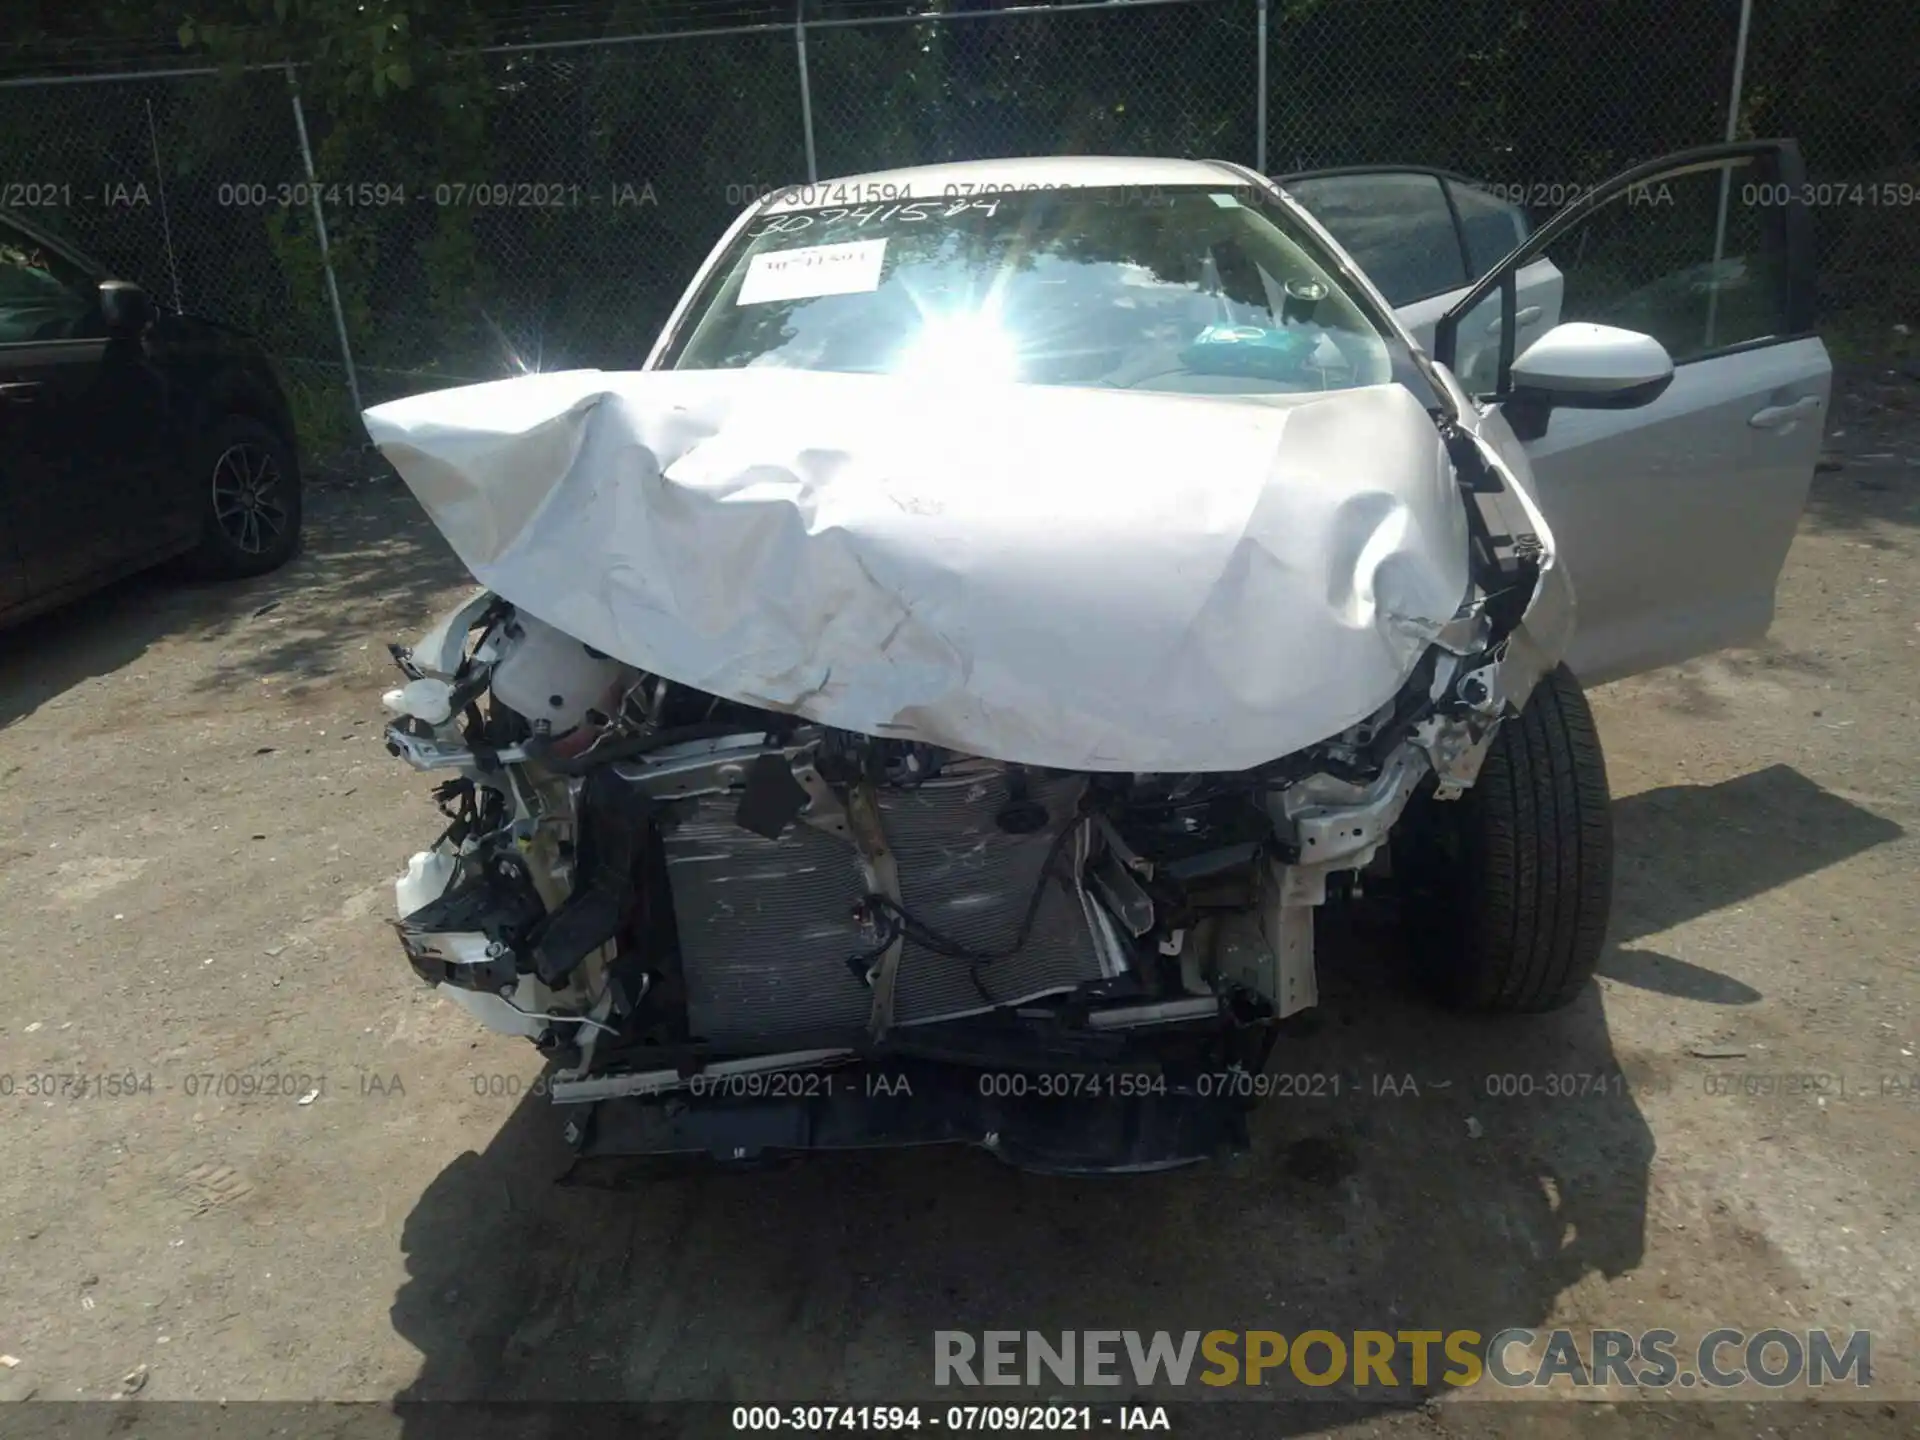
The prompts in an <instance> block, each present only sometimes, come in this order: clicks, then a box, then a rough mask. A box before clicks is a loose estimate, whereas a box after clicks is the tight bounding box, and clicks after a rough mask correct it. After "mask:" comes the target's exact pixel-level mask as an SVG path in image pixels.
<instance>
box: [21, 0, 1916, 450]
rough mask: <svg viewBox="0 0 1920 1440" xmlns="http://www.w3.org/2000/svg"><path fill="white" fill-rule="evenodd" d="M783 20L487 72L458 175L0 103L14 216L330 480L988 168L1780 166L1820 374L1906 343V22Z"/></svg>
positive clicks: (126, 96) (1200, 11)
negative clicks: (1098, 157) (77, 258)
mask: <svg viewBox="0 0 1920 1440" xmlns="http://www.w3.org/2000/svg"><path fill="white" fill-rule="evenodd" d="M1008 11H1011V13H1008ZM790 13H791V14H792V16H793V19H792V21H790V22H789V21H779V22H770V23H755V24H748V25H742V26H739V27H737V28H735V29H733V30H727V31H721V30H716V29H714V28H712V27H708V28H706V29H704V30H701V31H698V32H697V33H666V32H663V33H659V34H651V35H639V34H635V35H625V36H620V37H614V38H607V37H596V38H591V39H576V38H564V39H556V40H552V41H543V40H542V39H541V38H540V37H539V36H538V35H537V34H532V35H529V37H528V38H526V39H524V40H522V41H519V42H516V43H514V44H512V45H507V46H500V47H496V48H491V49H488V50H485V51H482V52H479V53H478V54H477V55H476V56H475V57H474V58H475V60H476V62H477V63H478V65H479V66H480V73H481V74H482V75H483V76H484V86H483V89H484V105H483V106H482V107H481V109H482V111H483V114H482V115H481V116H480V117H479V120H480V124H481V129H480V130H479V131H478V132H477V139H476V138H475V137H469V139H468V141H467V142H466V143H464V144H455V143H453V142H452V141H443V140H442V139H441V138H440V136H439V134H438V132H437V131H435V130H434V129H433V128H432V127H431V126H430V125H425V124H422V123H417V122H414V121H411V120H403V119H396V121H395V123H394V125H393V126H392V127H390V129H389V130H387V131H385V132H382V133H374V134H368V133H364V132H351V131H348V130H346V129H343V128H336V127H335V126H334V125H333V124H332V122H331V120H330V117H328V116H327V115H325V114H322V113H316V111H317V107H315V106H313V105H310V104H309V105H305V106H303V105H302V103H301V101H300V100H299V99H298V97H297V91H296V79H297V73H296V72H295V71H294V70H293V68H292V67H286V68H285V69H274V70H263V71H255V72H250V73H244V74H240V75H237V76H234V75H220V74H215V73H213V72H211V71H205V70H200V71H177V72H156V71H148V72H142V73H133V74H119V75H108V76H96V75H71V74H69V75H62V76H58V77H52V78H48V79H43V80H42V79H34V78H31V77H28V78H17V79H9V80H5V81H0V156H3V157H4V173H0V208H7V209H11V210H13V211H15V212H16V213H19V214H22V215H23V216H24V217H25V218H27V219H28V220H29V221H30V222H34V223H40V224H42V225H44V226H45V227H47V228H49V229H51V230H54V231H56V232H64V233H65V234H66V235H67V236H69V237H70V238H71V239H72V240H73V241H74V242H75V243H77V244H78V245H79V246H80V247H81V248H83V249H85V250H86V251H88V252H89V253H91V254H93V255H94V256H96V257H97V258H98V259H100V260H101V261H102V262H103V263H104V264H106V265H107V266H108V267H110V268H112V269H113V270H115V271H117V272H120V273H123V274H126V275H129V276H135V277H138V278H139V279H140V280H142V281H143V282H144V283H145V284H146V285H147V286H148V287H149V288H150V289H152V290H153V291H154V292H155V294H156V295H158V296H159V297H160V298H162V299H163V300H164V301H167V302H169V303H172V304H175V305H178V306H180V307H182V308H185V309H188V310H191V311H194V312H197V313H200V314H203V315H207V316H210V317H213V318H216V319H220V320H224V321H228V322H231V323H233V324H236V325H239V326H242V327H245V328H246V329H249V330H251V331H253V332H255V333H257V334H258V335H260V336H261V337H262V339H263V340H264V341H265V343H266V344H267V345H268V347H269V348H270V349H271V350H272V352H273V353H274V354H275V356H276V357H277V358H278V359H279V360H280V362H281V364H282V367H283V370H284V371H285V373H286V375H287V377H288V380H289V385H290V388H291V389H292V391H293V393H294V399H295V404H296V408H297V410H298V412H299V417H300V421H301V425H302V430H303V433H304V434H305V436H306V438H307V441H308V446H309V449H310V450H317V451H325V450H328V449H331V448H336V447H341V446H346V445H350V444H351V443H352V442H353V441H354V440H356V439H357V438H358V435H359V431H358V423H357V417H356V415H355V408H354V406H355V403H356V401H355V398H354V393H353V392H354V390H355V389H356V388H357V390H358V392H359V394H358V401H359V402H360V403H366V404H372V403H376V402H378V401H379V400H382V399H386V398H390V397H392V396H396V395H400V394H405V393H408V392H411V391H414V390H418V389H422V388H427V387H429V386H433V385H436V384H447V383H460V382H464V381H471V380H477V379H487V378H494V377H498V376H501V375H506V374H512V373H516V372H518V371H520V370H522V369H547V370H551V369H556V368H562V367H566V366H576V365H597V366H606V367H622V366H633V365H636V364H638V363H639V362H640V360H641V358H642V357H643V356H644V355H645V353H646V350H647V349H648V347H649V344H650V342H651V340H652V337H653V335H654V334H655V332H656V331H657V329H658V327H659V325H660V323H661V321H662V320H663V319H664V318H665V315H666V313H667V311H668V309H669V308H670V307H671V305H672V303H673V301H674V299H675V298H676V297H677V295H678V293H679V290H680V288H681V286H682V284H683V283H684V281H685V279H686V278H687V276H688V275H689V273H690V272H691V271H692V269H693V267H694V266H695V265H696V264H697V263H698V261H699V260H700V258H701V257H702V256H703V255H704V254H705V252H706V251H707V249H708V247H709V246H710V245H711V244H712V242H713V241H714V239H715V238H716V237H717V236H718V235H719V233H720V232H721V230H722V229H723V228H724V227H725V226H726V224H727V223H728V221H729V220H730V219H731V218H732V217H733V216H734V215H735V214H737V213H738V212H739V210H740V209H741V207H742V206H743V205H744V204H746V203H747V202H748V201H749V200H751V199H752V198H753V197H754V196H755V195H757V194H759V193H762V192H763V191H765V190H767V189H771V188H776V187H779V186H782V185H785V184H790V183H793V182H796V181H801V180H806V179H811V178H830V177H832V176H835V175H840V174H848V173H853V172H858V171H862V170H869V169H878V168H886V167H892V166H903V165H913V164H922V163H928V162H934V161H942V160H960V159H969V158H976V157H990V156H1009V155H1020V154H1046V153H1086V154H1091V153H1108V154H1167V155H1200V156H1213V157H1218V158H1224V159H1231V160H1237V161H1242V162H1245V163H1250V164H1255V165H1259V166H1261V167H1263V168H1264V169H1265V170H1266V171H1267V172H1269V173H1284V172H1290V171H1297V170H1302V169H1309V168H1317V167H1326V166H1336V165H1359V164H1392V163H1407V164H1414V165H1429V166H1437V167H1443V168H1448V169H1453V170H1457V171H1461V172H1463V173H1465V174H1468V175H1470V176H1474V177H1476V178H1479V179H1481V180H1483V181H1486V182H1488V183H1489V184H1491V185H1493V186H1494V187H1496V189H1497V190H1498V191H1499V193H1501V194H1503V195H1505V196H1507V197H1509V198H1513V199H1517V200H1519V201H1521V202H1522V203H1525V204H1527V205H1529V207H1530V208H1533V209H1536V210H1539V211H1545V210H1550V209H1552V208H1554V207H1555V205H1556V203H1557V202H1558V201H1559V200H1561V199H1562V198H1564V197H1567V196H1571V195H1573V194H1577V193H1578V192H1579V190H1580V189H1581V188H1582V187H1584V186H1586V185H1589V184H1591V183H1592V182H1594V181H1597V180H1601V179H1604V178H1605V177H1606V176H1607V175H1609V174H1611V173H1613V172H1614V171H1617V170H1619V169H1621V168H1623V167H1624V166H1625V165H1627V164H1629V163H1631V162H1633V161H1635V160H1639V159H1644V158H1648V157H1650V156H1653V155H1656V154H1658V153H1660V152H1662V151H1666V150H1673V149H1677V148H1680V147H1683V146H1687V145H1695V144H1702V143H1708V142H1712V141H1715V140H1720V139H1724V138H1726V137H1727V135H1728V134H1729V133H1733V134H1737V135H1740V136H1754V135H1768V134H1791V135H1795V136H1797V137H1798V138H1799V139H1800V140H1801V142H1802V145H1803V149H1804V151H1805V153H1806V156H1807V160H1808V165H1809V171H1810V175H1811V178H1812V179H1813V181H1814V186H1813V189H1812V191H1811V194H1810V198H1811V199H1812V200H1813V201H1814V211H1815V217H1816V233H1817V234H1818V236H1819V241H1820V253H1821V257H1822V261H1823V280H1822V302H1823V321H1824V324H1825V325H1826V328H1827V329H1828V332H1829V336H1830V343H1834V344H1835V347H1836V351H1837V353H1841V354H1843V355H1844V354H1847V353H1849V352H1850V351H1852V350H1855V349H1860V348H1863V347H1864V348H1866V349H1872V348H1873V347H1874V346H1875V345H1877V344H1885V343H1886V342H1887V337H1888V336H1889V335H1891V334H1893V333H1895V332H1894V326H1895V325H1896V323H1905V322H1909V321H1912V320H1917V319H1920V316H1916V315H1915V314H1914V313H1913V312H1914V311H1915V310H1916V309H1917V308H1920V71H1916V69H1915V67H1914V66H1913V65H1912V63H1911V62H1912V57H1913V56H1914V55H1915V54H1920V7H1913V6H1910V5H1906V4H1905V3H1904V0H1746V3H1744V4H1743V3H1742V0H1698V3H1694V4H1690V5H1686V6H1673V5H1671V4H1670V3H1668V0H1606V3H1596V4H1594V5H1588V6H1568V5H1565V4H1545V3H1527V0H1497V3H1496V0H1267V3H1264V4H1263V3H1261V0H1080V3H1062V4H1056V5H1051V6H1044V5H1037V4H1025V5H1020V6H1013V7H995V6H993V5H991V4H984V3H974V4H968V3H964V0H921V3H919V4H917V5H913V6H909V5H908V4H905V3H887V0H840V3H837V4H836V3H835V0H812V3H811V4H808V5H805V6H801V5H796V6H794V7H793V10H792V11H791V12H790ZM396 113H397V114H400V113H403V112H396ZM310 177H311V178H312V179H314V180H317V182H318V185H317V191H316V187H315V186H314V185H312V184H310V183H309V181H310ZM316 193H317V198H318V200H319V202H320V203H319V205H318V206H317V207H316V205H315V204H314V203H313V202H314V200H315V198H316ZM323 225H324V227H325V239H326V242H327V243H326V244H325V246H324V247H323V245H322V230H321V227H322V226H323Z"/></svg>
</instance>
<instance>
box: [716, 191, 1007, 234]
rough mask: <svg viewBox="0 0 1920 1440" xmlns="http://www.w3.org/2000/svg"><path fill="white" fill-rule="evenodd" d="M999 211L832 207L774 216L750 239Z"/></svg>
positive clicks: (992, 207) (952, 206) (918, 205)
mask: <svg viewBox="0 0 1920 1440" xmlns="http://www.w3.org/2000/svg"><path fill="white" fill-rule="evenodd" d="M999 209H1000V202H999V201H998V200H959V201H948V200H915V201H912V202H911V203H909V204H905V205H868V206H864V207H861V208H859V209H848V208H845V207H841V206H829V207H828V208H826V209H824V210H802V211H795V212H793V213H792V214H787V215H771V216H769V217H767V219H765V220H762V221H760V222H759V223H758V224H756V225H751V226H749V227H748V229H747V232H746V238H747V239H749V240H757V239H759V238H760V237H761V236H762V235H795V234H798V233H799V232H800V231H802V230H811V229H813V227H814V226H815V225H823V226H831V225H839V224H851V225H852V226H853V227H854V228H855V229H859V228H861V227H863V226H865V225H866V224H868V223H869V222H870V221H886V220H903V221H906V222H908V223H909V224H911V223H913V222H916V221H920V220H951V219H953V218H954V217H956V216H958V215H963V214H966V213H967V212H968V211H973V210H978V211H982V212H984V213H985V214H987V215H990V216H991V215H995V214H998V213H999Z"/></svg>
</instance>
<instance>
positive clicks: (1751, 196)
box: [1545, 158, 1790, 364]
mask: <svg viewBox="0 0 1920 1440" xmlns="http://www.w3.org/2000/svg"><path fill="white" fill-rule="evenodd" d="M1768 174H1769V172H1768V171H1766V170H1765V169H1764V160H1763V159H1756V158H1750V159H1747V160H1742V161H1736V162H1735V163H1733V164H1731V165H1730V166H1718V165H1716V166H1712V167H1706V168H1701V169H1697V170H1694V171H1691V172H1689V173H1684V174H1680V175H1677V176H1671V177H1669V178H1666V179H1662V180H1659V181H1657V182H1655V183H1652V184H1648V185H1642V186H1639V187H1636V188H1634V189H1632V190H1629V191H1627V192H1626V193H1625V194H1624V195H1622V196H1620V197H1619V198H1617V199H1614V200H1612V201H1611V202H1609V203H1607V204H1605V205H1603V206H1601V207H1600V208H1599V209H1598V210H1596V211H1595V212H1594V213H1593V214H1592V216H1591V217H1589V218H1588V219H1587V220H1586V221H1585V222H1584V223H1582V224H1579V225H1576V226H1574V227H1573V229H1572V230H1570V231H1569V232H1568V233H1567V234H1566V235H1564V236H1562V237H1561V238H1560V239H1558V240H1556V241H1554V242H1553V243H1552V244H1550V245H1549V246H1548V247H1547V248H1546V252H1545V254H1546V258H1547V259H1549V260H1551V261H1552V262H1553V263H1554V265H1555V266H1557V267H1558V268H1559V270H1560V272H1561V274H1562V276H1563V277H1564V283H1565V291H1564V293H1563V297H1562V300H1561V305H1560V319H1561V320H1562V321H1570V320H1587V321H1594V322H1597V323H1599V324H1603V325H1617V326H1619V327H1621V328H1622V329H1626V330H1638V331H1641V332H1642V333H1644V334H1648V335H1652V336H1653V337H1655V338H1656V339H1657V340H1659V341H1660V343H1661V344H1663V345H1664V346H1666V348H1667V353H1668V354H1670V355H1671V356H1672V357H1673V359H1674V361H1675V363H1676V364H1684V363H1686V362H1687V361H1689V360H1694V359H1699V358H1701V357H1703V356H1706V355H1709V354H1713V353H1716V352H1718V351H1721V350H1724V349H1726V348H1728V347H1729V346H1734V345H1742V344H1748V343H1751V342H1753V341H1757V340H1765V339H1768V338H1772V337H1776V336H1783V335H1785V334H1786V333H1787V332H1788V330H1789V328H1790V321H1789V316H1788V304H1789V293H1788V284H1787V266H1786V235H1785V229H1784V225H1785V215H1786V210H1785V208H1784V205H1783V204H1780V203H1772V201H1773V196H1774V193H1775V192H1776V191H1781V190H1783V188H1784V187H1781V186H1778V185H1773V184H1769V183H1767V180H1768ZM1722 175H1725V176H1726V177H1727V182H1726V185H1727V203H1726V207H1725V215H1726V221H1725V229H1724V236H1723V237H1722V238H1720V239H1719V240H1718V244H1717V245H1716V237H1717V236H1721V229H1720V225H1721V222H1720V215H1721V176H1722Z"/></svg>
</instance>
